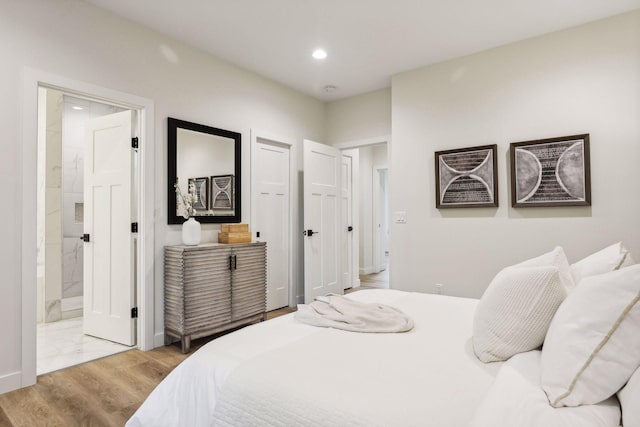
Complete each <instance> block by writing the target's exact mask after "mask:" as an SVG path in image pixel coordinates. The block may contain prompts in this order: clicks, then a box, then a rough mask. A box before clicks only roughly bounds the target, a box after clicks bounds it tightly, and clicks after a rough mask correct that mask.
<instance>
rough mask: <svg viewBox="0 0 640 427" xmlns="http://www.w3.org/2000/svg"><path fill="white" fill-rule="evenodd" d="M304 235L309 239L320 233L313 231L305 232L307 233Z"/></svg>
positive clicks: (304, 232)
mask: <svg viewBox="0 0 640 427" xmlns="http://www.w3.org/2000/svg"><path fill="white" fill-rule="evenodd" d="M302 234H304V235H305V236H307V237H311V236H313V235H314V234H320V232H319V231H313V230H305V231H303V232H302Z"/></svg>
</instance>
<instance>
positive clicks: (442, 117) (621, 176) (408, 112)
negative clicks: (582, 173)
mask: <svg viewBox="0 0 640 427" xmlns="http://www.w3.org/2000/svg"><path fill="white" fill-rule="evenodd" d="M392 87H393V97H392V111H393V117H392V122H393V133H392V137H393V143H392V145H391V169H392V171H393V176H392V180H391V205H392V206H391V216H392V218H393V212H394V211H406V212H407V224H406V225H397V224H393V225H392V233H391V235H392V238H391V240H392V242H391V262H392V266H393V268H392V269H391V286H392V287H393V288H397V289H404V290H415V291H426V292H432V291H433V290H434V284H435V283H438V282H441V283H444V285H445V287H444V293H448V294H453V295H464V296H473V297H478V296H480V295H481V294H482V293H483V292H484V290H485V289H486V287H487V285H488V283H489V281H490V280H491V278H492V277H493V276H494V275H495V274H496V273H497V272H498V271H499V270H500V269H501V268H502V267H504V266H506V265H509V264H511V263H515V262H517V261H520V260H523V259H526V258H528V257H532V256H534V255H537V254H541V253H542V252H544V251H548V250H550V249H551V248H553V247H554V246H555V245H561V246H563V247H564V248H565V251H566V253H567V255H568V257H569V261H575V260H577V259H579V258H581V257H583V256H585V255H587V254H588V253H590V252H593V251H595V250H597V249H600V248H602V247H604V246H605V245H607V244H610V243H613V242H616V241H619V240H623V241H624V242H625V244H627V245H628V246H629V247H630V249H631V250H632V251H633V253H635V254H636V257H637V258H640V172H639V170H640V168H639V167H638V162H639V161H640V11H636V12H632V13H629V14H625V15H622V16H618V17H614V18H610V19H607V20H603V21H599V22H595V23H591V24H587V25H583V26H580V27H577V28H574V29H570V30H566V31H562V32H558V33H554V34H550V35H546V36H543V37H538V38H535V39H531V40H528V41H523V42H519V43H515V44H512V45H508V46H504V47H500V48H496V49H493V50H490V51H486V52H482V53H478V54H475V55H471V56H467V57H464V58H459V59H455V60H451V61H447V62H444V63H441V64H437V65H434V66H430V67H425V68H421V69H418V70H415V71H411V72H407V73H403V74H400V75H397V76H395V77H394V78H393V80H392ZM579 133H590V134H591V183H592V200H593V205H592V206H591V207H577V208H524V209H523V208H520V209H513V208H511V207H510V199H509V184H508V182H509V181H508V179H509V175H508V147H509V143H510V142H516V141H525V140H532V139H540V138H547V137H555V136H565V135H573V134H579ZM494 143H495V144H498V180H499V201H500V207H499V208H481V209H455V210H454V209H449V210H438V209H436V208H435V202H434V199H435V195H434V193H435V191H434V171H433V168H434V166H433V165H434V151H437V150H443V149H449V148H457V147H469V146H474V145H483V144H494Z"/></svg>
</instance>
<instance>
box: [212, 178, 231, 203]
mask: <svg viewBox="0 0 640 427" xmlns="http://www.w3.org/2000/svg"><path fill="white" fill-rule="evenodd" d="M233 192H234V176H233V175H217V176H212V177H211V209H214V210H216V209H224V210H230V209H233V208H234V200H235V198H234V197H233Z"/></svg>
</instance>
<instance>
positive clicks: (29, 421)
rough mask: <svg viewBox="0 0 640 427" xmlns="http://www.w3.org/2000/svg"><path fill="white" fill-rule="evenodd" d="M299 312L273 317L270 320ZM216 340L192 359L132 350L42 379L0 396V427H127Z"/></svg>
mask: <svg viewBox="0 0 640 427" xmlns="http://www.w3.org/2000/svg"><path fill="white" fill-rule="evenodd" d="M295 310H296V309H295V308H289V307H287V308H283V309H280V310H275V311H271V312H269V313H267V319H272V318H274V317H278V316H281V315H283V314H287V313H290V312H293V311H295ZM218 336H219V335H218ZM214 338H215V336H214V337H207V338H201V339H199V340H194V341H193V342H192V343H191V353H189V354H182V353H181V352H180V346H179V345H177V344H174V345H170V346H165V347H160V348H156V349H154V350H151V351H146V352H144V351H140V350H130V351H127V352H124V353H120V354H116V355H114V356H109V357H105V358H104V359H99V360H96V361H93V362H88V363H85V364H82V365H78V366H74V367H71V368H67V369H62V370H60V371H56V372H52V373H50V374H46V375H41V376H39V377H38V381H37V384H36V385H34V386H31V387H27V388H23V389H21V390H16V391H13V392H10V393H5V394H2V395H0V427H38V426H47V427H57V426H60V427H72V426H96V427H102V426H118V427H122V426H123V425H124V424H125V422H126V421H127V420H128V419H129V418H130V417H131V415H133V413H134V412H135V411H136V410H137V409H138V407H139V406H140V405H141V404H142V402H143V401H144V400H145V399H146V398H147V396H148V395H149V393H151V391H152V390H153V389H154V388H155V386H156V385H158V383H160V381H162V379H163V378H165V377H166V376H167V375H168V374H169V372H171V371H172V370H173V368H175V367H176V366H177V365H178V364H179V363H180V362H182V361H183V360H184V359H186V358H187V357H188V356H189V355H190V354H193V352H194V351H195V350H197V349H198V348H199V347H201V346H202V345H204V344H206V343H207V342H209V341H211V340H212V339H214Z"/></svg>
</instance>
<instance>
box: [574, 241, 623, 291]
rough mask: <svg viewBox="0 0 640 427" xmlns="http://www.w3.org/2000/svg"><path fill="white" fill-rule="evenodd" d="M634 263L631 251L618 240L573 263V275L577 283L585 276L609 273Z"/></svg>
mask: <svg viewBox="0 0 640 427" xmlns="http://www.w3.org/2000/svg"><path fill="white" fill-rule="evenodd" d="M633 264H634V261H633V258H632V257H631V253H630V252H629V251H628V250H627V248H625V247H624V245H623V244H622V242H618V243H614V244H613V245H611V246H608V247H606V248H604V249H602V250H600V251H598V252H596V253H594V254H591V255H589V256H588V257H586V258H583V259H581V260H580V261H578V262H576V263H574V264H571V276H572V277H573V281H574V282H575V284H576V285H577V284H578V283H580V280H582V279H583V278H585V277H588V276H595V275H596V274H604V273H608V272H610V271H615V270H618V269H620V268H622V267H628V266H630V265H633Z"/></svg>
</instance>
